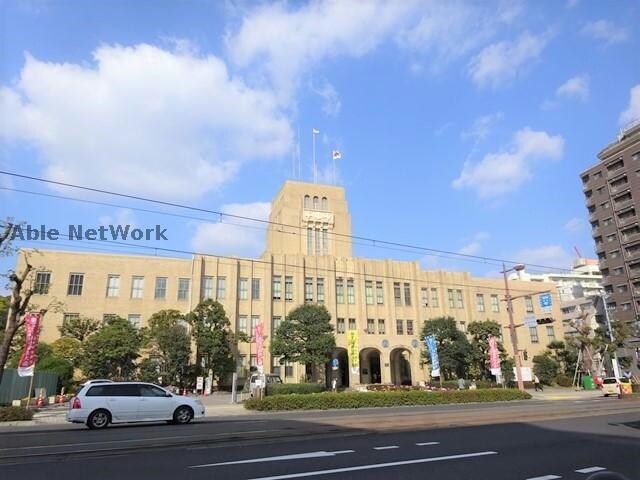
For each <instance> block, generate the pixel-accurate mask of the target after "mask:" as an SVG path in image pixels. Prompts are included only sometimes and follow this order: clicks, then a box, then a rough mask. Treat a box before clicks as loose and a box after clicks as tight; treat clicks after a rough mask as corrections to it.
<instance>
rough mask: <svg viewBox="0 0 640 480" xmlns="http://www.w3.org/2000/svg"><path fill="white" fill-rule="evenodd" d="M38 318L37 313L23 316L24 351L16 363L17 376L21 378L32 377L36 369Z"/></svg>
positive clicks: (38, 334)
mask: <svg viewBox="0 0 640 480" xmlns="http://www.w3.org/2000/svg"><path fill="white" fill-rule="evenodd" d="M40 318H41V315H40V314H39V313H27V314H26V315H25V316H24V331H25V340H24V351H23V352H22V355H21V356H20V361H19V362H18V375H19V376H21V377H31V376H33V371H34V369H35V367H36V360H37V359H38V358H37V357H38V355H37V350H38V339H39V337H40Z"/></svg>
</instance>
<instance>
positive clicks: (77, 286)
mask: <svg viewBox="0 0 640 480" xmlns="http://www.w3.org/2000/svg"><path fill="white" fill-rule="evenodd" d="M83 284H84V273H71V274H69V286H68V287H67V295H82V287H83Z"/></svg>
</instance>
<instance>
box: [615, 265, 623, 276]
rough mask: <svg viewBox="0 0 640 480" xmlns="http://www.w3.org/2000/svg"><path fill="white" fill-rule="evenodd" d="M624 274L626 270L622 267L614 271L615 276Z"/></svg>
mask: <svg viewBox="0 0 640 480" xmlns="http://www.w3.org/2000/svg"><path fill="white" fill-rule="evenodd" d="M623 273H624V269H623V268H622V267H616V268H614V269H613V274H614V275H622V274H623Z"/></svg>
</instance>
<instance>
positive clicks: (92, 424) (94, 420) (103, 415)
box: [87, 410, 111, 430]
mask: <svg viewBox="0 0 640 480" xmlns="http://www.w3.org/2000/svg"><path fill="white" fill-rule="evenodd" d="M109 422H111V415H109V412H107V411H106V410H96V411H95V412H91V415H89V418H88V419H87V427H89V428H90V429H91V430H99V429H101V428H106V427H107V426H108V425H109Z"/></svg>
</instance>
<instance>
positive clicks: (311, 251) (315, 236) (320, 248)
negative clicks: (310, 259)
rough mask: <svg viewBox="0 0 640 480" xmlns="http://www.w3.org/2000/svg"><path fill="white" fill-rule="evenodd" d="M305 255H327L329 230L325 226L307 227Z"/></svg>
mask: <svg viewBox="0 0 640 480" xmlns="http://www.w3.org/2000/svg"><path fill="white" fill-rule="evenodd" d="M314 247H315V248H314ZM307 255H317V256H320V255H324V256H327V255H329V232H328V231H327V229H326V228H322V229H321V228H311V227H307Z"/></svg>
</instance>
